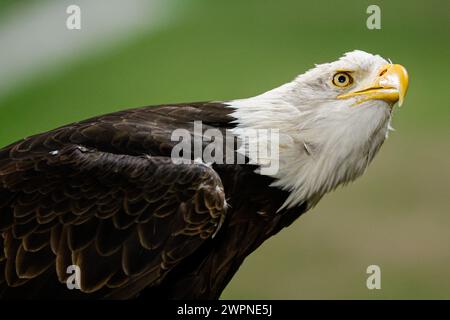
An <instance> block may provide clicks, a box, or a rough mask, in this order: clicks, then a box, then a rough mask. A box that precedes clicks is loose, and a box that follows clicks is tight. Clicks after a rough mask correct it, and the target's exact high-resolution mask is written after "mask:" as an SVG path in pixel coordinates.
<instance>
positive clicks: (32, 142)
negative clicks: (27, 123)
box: [0, 103, 306, 299]
mask: <svg viewBox="0 0 450 320" xmlns="http://www.w3.org/2000/svg"><path fill="white" fill-rule="evenodd" d="M230 111H231V110H230V109H229V108H227V107H226V105H224V104H222V103H193V104H187V105H165V106H157V107H147V108H140V109H132V110H126V111H122V112H117V113H113V114H110V115H105V116H100V117H96V118H93V119H89V120H86V121H82V122H78V123H74V124H71V125H67V126H64V127H61V128H58V129H55V130H52V131H49V132H46V133H43V134H39V135H36V136H32V137H30V138H26V139H24V140H21V141H18V142H16V143H14V144H12V145H10V146H8V147H5V148H3V149H0V233H1V238H0V249H1V250H0V296H2V297H3V298H67V299H70V298H119V299H125V298H133V297H137V296H140V297H144V298H145V297H152V298H175V299H178V298H191V299H192V298H202V299H215V298H218V297H219V296H220V294H221V292H222V290H223V289H224V288H225V286H226V285H227V283H228V282H229V281H230V280H231V278H232V277H233V275H234V274H235V272H236V271H237V269H238V268H239V266H240V265H241V263H242V262H243V260H244V259H245V257H246V256H248V255H249V254H250V253H251V252H252V251H253V250H255V249H256V248H257V247H258V246H259V245H260V244H261V243H262V242H264V241H265V240H266V239H267V238H269V237H270V236H272V235H273V234H275V233H277V232H278V231H279V230H280V229H281V228H283V227H285V226H287V225H289V224H290V223H292V221H294V220H295V219H296V218H297V217H298V216H299V215H300V214H301V213H302V212H303V211H304V210H305V208H306V203H304V204H303V205H302V206H301V207H300V208H296V209H291V210H288V211H286V210H285V211H282V212H279V213H276V211H277V209H278V208H279V207H280V206H281V205H282V203H283V202H284V201H285V199H286V197H287V193H285V192H284V191H281V190H279V189H276V188H272V187H270V186H269V185H270V183H271V182H272V180H271V178H268V177H265V176H260V175H258V174H256V173H254V169H255V167H254V166H251V165H248V164H246V165H223V164H213V165H212V166H210V167H209V166H206V165H203V164H183V165H180V164H174V163H172V161H171V159H170V153H171V150H172V148H173V146H174V145H175V144H176V142H173V141H171V139H170V137H171V133H172V131H173V130H174V129H179V128H185V129H188V130H192V128H193V121H194V120H201V121H202V122H203V126H204V129H208V128H217V129H219V130H221V131H222V132H225V130H227V129H228V128H231V127H233V124H232V120H233V118H232V117H231V116H230V115H229V114H230ZM225 200H226V201H227V202H228V205H227V203H226V201H225ZM213 235H214V237H213ZM70 265H77V266H79V267H80V269H81V290H69V289H68V288H67V286H66V284H65V283H64V282H65V281H66V280H67V277H68V276H69V274H68V273H67V267H68V266H70Z"/></svg>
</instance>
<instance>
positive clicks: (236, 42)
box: [0, 0, 450, 299]
mask: <svg viewBox="0 0 450 320" xmlns="http://www.w3.org/2000/svg"><path fill="white" fill-rule="evenodd" d="M173 3H174V5H175V6H179V7H180V12H182V14H181V15H180V16H179V17H178V18H177V20H176V22H175V24H170V25H168V26H166V27H164V28H162V29H161V30H160V31H158V33H156V34H150V33H148V34H147V33H146V32H140V33H138V34H134V35H132V37H130V38H129V39H128V41H127V43H126V44H124V45H123V46H120V47H117V48H115V49H111V50H108V52H106V53H104V54H101V55H99V54H95V55H90V56H83V57H80V58H79V59H76V60H75V62H72V63H69V64H65V65H63V66H61V67H60V69H59V70H58V71H57V72H52V73H49V74H45V73H44V74H39V75H37V76H35V77H34V78H33V79H32V81H29V82H27V83H26V84H25V85H23V86H21V87H20V88H17V89H16V90H15V91H13V92H10V94H9V95H8V96H6V97H3V98H2V99H1V100H0V145H2V146H3V145H6V144H8V143H11V142H13V141H15V140H17V139H20V138H22V137H24V136H27V135H31V134H34V133H38V132H41V131H44V130H48V129H52V128H54V127H56V126H59V125H63V124H66V123H69V122H73V121H76V120H80V119H84V118H87V117H90V116H93V115H98V114H102V113H106V112H111V111H116V110H120V109H124V108H129V107H136V106H143V105H151V104H158V103H168V102H186V101H201V100H212V99H214V100H220V99H231V98H238V97H248V96H252V95H255V94H258V93H261V92H263V91H266V90H268V89H270V88H272V87H275V86H278V85H280V84H282V83H284V82H287V81H290V80H291V79H292V78H294V77H295V76H296V75H297V74H300V73H303V72H304V71H305V70H307V69H309V68H311V67H312V66H313V64H314V63H321V62H326V61H331V60H335V59H336V58H338V57H339V56H340V55H342V54H343V53H344V52H346V51H350V50H353V49H362V50H366V51H369V52H372V53H378V54H381V55H382V56H384V57H386V58H390V59H392V60H393V61H394V62H396V63H401V64H403V65H404V66H405V67H406V68H407V69H408V72H409V74H410V88H409V92H408V96H407V97H406V101H405V104H404V107H402V108H401V109H399V110H398V109H397V110H396V112H395V113H396V114H395V118H394V121H393V126H394V127H395V129H396V131H395V132H392V133H391V135H390V137H389V139H388V141H387V142H386V144H385V145H384V146H383V148H382V150H381V152H380V154H379V155H378V156H377V157H376V159H375V161H374V163H373V164H372V165H371V167H370V168H369V170H368V172H367V173H366V174H365V176H364V177H362V178H361V179H359V180H358V181H357V182H355V183H353V184H351V185H350V186H347V187H345V188H340V189H338V190H337V191H335V192H333V193H332V194H330V195H328V196H326V197H325V198H324V199H323V200H322V202H321V203H319V205H318V206H317V207H316V208H315V209H313V210H312V211H310V212H308V213H307V214H306V215H304V216H303V217H301V218H300V219H299V220H298V221H296V223H294V225H293V226H291V227H290V228H288V229H286V230H284V231H282V232H281V233H280V234H279V235H277V236H275V237H274V238H272V239H271V240H269V241H267V242H266V243H265V244H264V245H263V246H262V247H261V248H260V249H259V250H257V251H256V252H255V253H253V254H252V255H251V256H250V257H248V258H247V260H246V261H245V263H244V265H243V266H242V267H241V269H240V270H239V272H238V273H237V275H236V276H235V278H234V279H233V280H232V282H231V283H230V285H229V286H228V287H227V289H226V290H225V292H224V293H223V295H222V298H224V299H232V298H238V299H240V298H248V299H257V298H263V299H265V298H275V299H283V298H286V299H315V298H320V299H335V298H337V299H350V298H353V299H379V298H387V299H418V298H426V299H428V298H438V299H448V298H450V250H449V245H450V195H449V184H450V168H449V162H450V150H449V137H450V130H449V120H450V105H449V101H450V87H449V84H450V81H449V77H450V76H449V74H450V73H449V72H450V68H449V67H450V62H449V57H450V41H449V40H450V37H449V36H450V14H449V13H450V2H449V1H446V0H442V1H438V0H433V1H398V0H397V1H395V0H394V1H367V0H353V1H324V0H315V1H294V0H292V1H288V0H281V1H280V0H277V1H275V0H271V1H268V0H245V1H243V0H240V1H238V0H227V1H224V0H221V1H209V0H188V1H182V0H173ZM370 4H378V5H379V6H380V7H381V10H382V29H381V30H368V29H367V28H366V18H367V16H368V15H367V14H366V8H367V6H368V5H370ZM11 5H13V4H12V1H7V2H5V3H4V4H3V5H2V6H0V10H2V9H5V8H7V7H8V6H11ZM0 17H1V15H0ZM81 32H83V31H81ZM43 45H45V44H43ZM0 48H1V44H0ZM13 58H14V57H11V59H13ZM0 72H1V70H0ZM371 264H376V265H379V266H380V267H381V271H382V289H381V290H368V289H367V288H366V286H365V283H366V278H367V276H368V275H367V274H366V273H365V271H366V268H367V266H368V265H371Z"/></svg>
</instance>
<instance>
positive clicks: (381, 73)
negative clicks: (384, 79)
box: [379, 68, 388, 77]
mask: <svg viewBox="0 0 450 320" xmlns="http://www.w3.org/2000/svg"><path fill="white" fill-rule="evenodd" d="M387 71H388V68H383V69H382V70H381V71H380V74H379V76H380V77H381V76H382V75H383V74H385V73H386V72H387Z"/></svg>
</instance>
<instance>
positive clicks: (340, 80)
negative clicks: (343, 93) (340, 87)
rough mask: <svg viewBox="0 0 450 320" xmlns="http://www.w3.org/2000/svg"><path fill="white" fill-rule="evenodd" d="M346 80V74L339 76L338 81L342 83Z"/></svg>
mask: <svg viewBox="0 0 450 320" xmlns="http://www.w3.org/2000/svg"><path fill="white" fill-rule="evenodd" d="M346 80H347V78H346V77H345V76H339V77H338V81H339V82H340V83H344V82H345V81H346Z"/></svg>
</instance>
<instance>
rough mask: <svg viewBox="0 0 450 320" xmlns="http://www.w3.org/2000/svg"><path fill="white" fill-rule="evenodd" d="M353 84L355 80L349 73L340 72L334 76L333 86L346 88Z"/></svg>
mask: <svg viewBox="0 0 450 320" xmlns="http://www.w3.org/2000/svg"><path fill="white" fill-rule="evenodd" d="M352 83H353V78H352V76H351V75H350V74H348V73H347V72H338V73H336V74H335V75H334V76H333V84H334V85H335V86H336V87H340V88H345V87H348V86H349V85H351V84H352Z"/></svg>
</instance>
